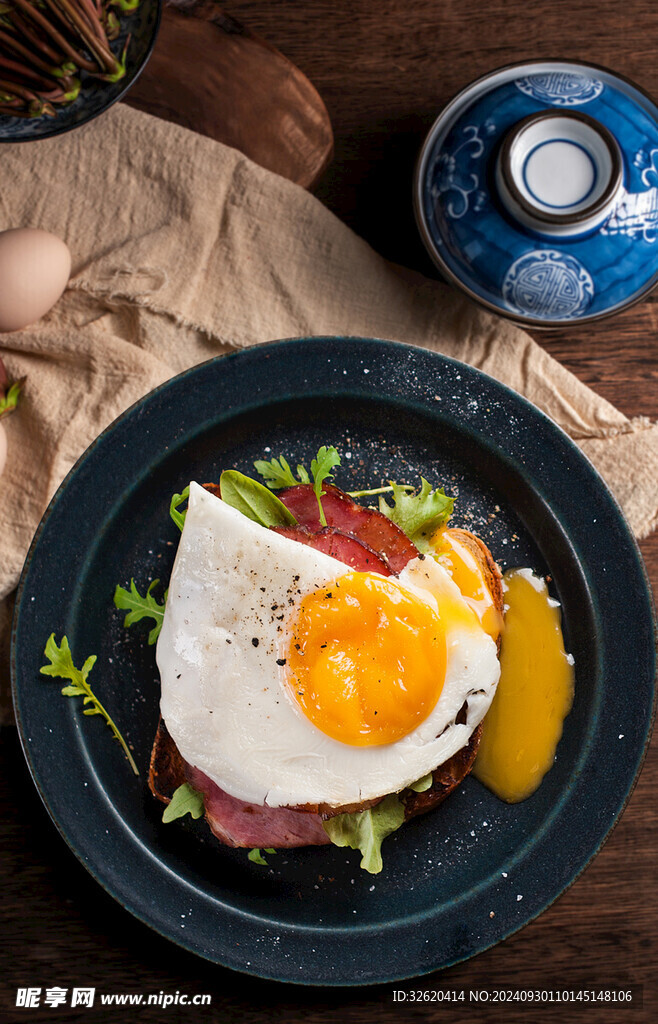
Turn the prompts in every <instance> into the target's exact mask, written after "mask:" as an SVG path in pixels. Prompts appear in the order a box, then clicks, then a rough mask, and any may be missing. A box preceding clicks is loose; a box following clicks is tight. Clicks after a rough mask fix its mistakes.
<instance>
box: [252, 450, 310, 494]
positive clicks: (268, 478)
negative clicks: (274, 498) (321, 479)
mask: <svg viewBox="0 0 658 1024" xmlns="http://www.w3.org/2000/svg"><path fill="white" fill-rule="evenodd" d="M254 469H255V470H256V471H257V472H258V473H260V475H261V476H262V478H263V480H264V481H265V483H266V484H267V486H268V487H271V489H272V490H273V491H278V490H279V489H280V488H281V487H296V486H297V485H298V484H310V482H311V480H310V478H309V475H308V473H307V472H306V470H305V469H304V467H303V466H301V465H300V466H297V476H296V477H295V476H293V472H292V470H291V468H290V466H289V465H288V462H287V461H286V459H284V457H283V455H281V456H279V458H278V459H271V460H270V462H266V461H265V460H264V459H258V461H257V462H254Z"/></svg>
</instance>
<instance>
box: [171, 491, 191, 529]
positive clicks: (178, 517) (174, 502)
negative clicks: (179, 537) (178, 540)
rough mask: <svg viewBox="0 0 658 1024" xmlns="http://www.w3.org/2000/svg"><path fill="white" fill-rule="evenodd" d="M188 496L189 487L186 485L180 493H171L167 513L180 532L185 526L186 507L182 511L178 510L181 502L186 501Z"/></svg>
mask: <svg viewBox="0 0 658 1024" xmlns="http://www.w3.org/2000/svg"><path fill="white" fill-rule="evenodd" d="M189 496H190V488H189V485H188V486H187V487H186V488H185V490H184V491H182V492H181V494H172V496H171V501H170V502H169V515H170V516H171V518H172V519H173V521H174V522H175V523H176V526H177V527H178V529H179V530H180V531H181V533H182V532H183V527H184V526H185V513H186V511H187V509H185V510H184V511H183V512H179V511H178V510H179V508H180V506H181V505H182V504H183V502H184V501H187V499H188V498H189Z"/></svg>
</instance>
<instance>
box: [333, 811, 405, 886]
mask: <svg viewBox="0 0 658 1024" xmlns="http://www.w3.org/2000/svg"><path fill="white" fill-rule="evenodd" d="M322 824H323V827H324V830H325V832H326V833H327V835H328V836H329V838H330V839H331V841H332V843H333V844H334V846H349V847H350V848H351V849H352V850H360V851H361V854H362V858H361V865H360V866H361V867H362V868H363V870H364V871H368V872H369V873H370V874H371V875H376V874H379V872H380V871H381V869H382V865H383V862H382V843H383V841H384V839H386V836H390V834H391V832H395V831H397V829H399V828H400V825H402V824H404V804H403V803H402V801H401V800H399V799H398V797H397V796H396V795H395V794H394V793H392V794H390V795H389V796H386V797H384V799H383V800H382V801H381V803H378V804H376V805H375V806H374V807H369V808H368V810H366V811H357V812H356V813H354V814H337V815H336V816H335V817H334V818H329V819H328V820H327V821H324V822H323V823H322Z"/></svg>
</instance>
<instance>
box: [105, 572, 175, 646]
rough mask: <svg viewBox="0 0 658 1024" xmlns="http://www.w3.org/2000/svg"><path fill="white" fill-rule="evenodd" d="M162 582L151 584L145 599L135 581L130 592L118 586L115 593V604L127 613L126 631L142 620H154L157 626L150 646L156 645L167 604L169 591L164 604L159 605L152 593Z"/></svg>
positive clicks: (150, 634)
mask: <svg viewBox="0 0 658 1024" xmlns="http://www.w3.org/2000/svg"><path fill="white" fill-rule="evenodd" d="M159 582H160V580H152V581H151V582H150V583H149V586H148V590H147V591H146V593H145V595H144V597H142V595H141V594H140V592H139V591H138V589H137V586H136V584H135V581H134V580H133V579H131V581H130V590H126V589H125V587H121V586H119V585H118V584H117V588H116V590H115V591H114V604H115V605H116V607H117V608H119V609H120V610H121V611H127V612H128V614H127V615H126V617H125V619H124V620H123V624H124V626H125V627H126V629H127V628H128V627H129V626H132V625H133V623H135V622H139V621H140V619H144V618H147V619H153V621H154V622H155V625H154V626H153V628H152V629H151V631H150V633H149V644H154V643H155V641H156V640H157V639H158V636H159V635H160V630H161V629H162V622H163V619H164V613H165V604H166V603H167V591H166V590H165V592H164V597H163V598H162V604H158V602H157V600H156V599H155V597H153V595H152V593H151V591H152V590H153V588H154V587H155V586H157V584H158V583H159Z"/></svg>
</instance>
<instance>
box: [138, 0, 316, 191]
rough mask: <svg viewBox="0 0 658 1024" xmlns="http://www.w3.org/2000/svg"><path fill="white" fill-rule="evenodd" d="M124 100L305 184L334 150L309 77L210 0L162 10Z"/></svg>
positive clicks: (181, 0)
mask: <svg viewBox="0 0 658 1024" xmlns="http://www.w3.org/2000/svg"><path fill="white" fill-rule="evenodd" d="M125 101H126V102H127V103H128V104H130V105H131V106H133V107H138V108H139V109H140V110H145V111H147V112H148V113H150V114H155V115H157V116H158V117H162V118H164V119H165V120H167V121H175V122H176V124H180V125H183V126H184V127H185V128H191V129H192V130H193V131H197V132H200V133H201V134H203V135H208V136H210V138H213V139H217V140H218V141H219V142H224V143H226V145H228V146H234V147H235V148H236V149H239V150H241V152H243V153H245V154H246V155H247V156H248V157H250V158H251V159H252V160H254V161H255V162H256V163H258V164H261V166H263V167H267V168H268V170H271V171H276V173H277V174H281V175H283V177H285V178H289V179H290V180H291V181H294V182H296V183H297V184H298V185H303V186H305V187H309V186H311V185H312V184H314V182H316V181H317V179H318V178H319V177H320V175H321V174H322V172H323V171H324V169H325V168H326V166H327V164H328V163H329V161H330V159H331V155H332V152H333V134H332V130H331V122H330V121H329V115H328V114H327V110H326V107H325V105H324V103H323V102H322V99H321V98H320V96H319V94H318V93H317V91H316V89H315V88H314V87H313V86H312V85H311V83H310V82H309V80H308V78H306V76H305V75H303V74H302V72H301V71H300V70H299V69H298V68H296V67H295V65H294V64H292V63H291V61H289V60H288V59H287V58H286V57H284V56H283V54H282V53H280V52H279V51H278V50H277V49H275V47H274V46H271V45H269V44H268V43H267V42H265V41H264V40H263V39H261V38H259V36H257V35H255V34H254V33H253V32H250V31H249V29H248V28H246V27H245V26H244V25H241V24H240V22H239V21H236V19H235V18H232V17H230V16H229V15H228V14H225V13H224V11H223V10H222V9H221V8H220V7H219V6H218V4H217V3H216V2H215V0H177V2H176V3H175V4H174V3H173V2H169V3H168V4H166V5H165V8H164V10H163V13H162V24H161V26H160V32H159V35H158V39H157V41H156V44H155V49H154V51H153V54H152V56H151V59H150V61H149V62H148V64H147V65H146V68H145V69H144V71H143V72H142V74H141V76H140V78H139V79H138V81H137V82H136V83H135V85H134V86H133V88H132V89H131V90H130V92H129V93H128V95H127V97H126V100H125Z"/></svg>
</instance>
